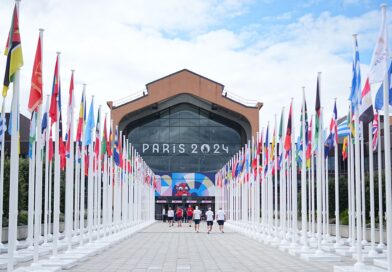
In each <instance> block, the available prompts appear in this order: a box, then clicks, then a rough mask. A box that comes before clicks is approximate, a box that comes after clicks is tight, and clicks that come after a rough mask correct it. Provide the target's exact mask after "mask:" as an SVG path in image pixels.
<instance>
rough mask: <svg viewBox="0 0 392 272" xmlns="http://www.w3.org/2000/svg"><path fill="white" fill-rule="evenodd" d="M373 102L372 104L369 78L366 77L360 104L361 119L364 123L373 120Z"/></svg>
mask: <svg viewBox="0 0 392 272" xmlns="http://www.w3.org/2000/svg"><path fill="white" fill-rule="evenodd" d="M373 117H374V113H373V104H372V94H371V91H370V83H369V78H367V79H366V82H365V86H364V87H363V90H362V96H361V104H360V105H359V120H360V121H361V122H363V124H364V125H367V124H369V123H370V122H371V121H373Z"/></svg>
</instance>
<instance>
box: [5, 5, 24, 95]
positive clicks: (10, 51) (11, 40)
mask: <svg viewBox="0 0 392 272" xmlns="http://www.w3.org/2000/svg"><path fill="white" fill-rule="evenodd" d="M18 16H19V14H18V9H17V6H16V5H15V7H14V13H13V15H12V22H11V28H10V32H9V34H8V39H7V45H6V47H5V50H4V55H6V56H7V63H6V67H5V74H4V86H3V97H6V96H7V91H8V88H9V85H10V83H11V82H14V78H15V73H16V71H17V70H18V69H19V68H21V67H22V66H23V54H22V44H21V39H20V32H19V19H18Z"/></svg>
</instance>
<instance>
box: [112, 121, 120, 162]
mask: <svg viewBox="0 0 392 272" xmlns="http://www.w3.org/2000/svg"><path fill="white" fill-rule="evenodd" d="M113 160H114V162H115V163H116V165H117V166H119V165H120V154H119V150H118V129H117V127H116V134H115V135H114V149H113Z"/></svg>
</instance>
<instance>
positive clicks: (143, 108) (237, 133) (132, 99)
mask: <svg viewBox="0 0 392 272" xmlns="http://www.w3.org/2000/svg"><path fill="white" fill-rule="evenodd" d="M262 105H263V104H262V103H260V102H252V101H246V100H243V99H240V98H239V97H236V96H234V95H233V94H231V93H230V92H226V91H225V90H224V86H223V85H222V84H220V83H218V82H215V81H213V80H211V79H208V78H206V77H204V76H201V75H198V74H196V73H194V72H192V71H189V70H186V69H184V70H181V71H178V72H176V73H173V74H170V75H168V76H165V77H163V78H160V79H157V80H155V81H153V82H150V83H148V84H147V85H146V90H145V91H142V92H140V93H137V94H135V95H132V96H129V97H126V98H124V99H121V100H119V101H115V102H113V101H109V102H108V106H109V108H110V109H111V114H112V116H111V117H112V120H113V124H114V126H116V125H117V126H118V127H119V129H120V130H122V131H123V133H124V134H125V135H126V137H128V139H129V140H130V142H131V143H132V145H133V146H134V148H135V149H136V150H137V151H138V152H139V154H140V155H141V156H142V157H143V159H144V160H145V161H146V162H147V164H148V165H149V166H150V167H151V169H152V170H153V171H154V172H155V174H156V175H157V176H159V177H158V182H157V190H156V203H157V204H156V205H157V206H156V211H157V215H159V214H160V213H161V210H162V208H163V207H166V209H167V207H168V206H169V205H170V206H172V207H174V206H177V205H180V206H185V205H187V204H193V205H195V204H198V205H199V206H200V207H201V208H202V209H205V208H206V206H208V205H210V206H214V203H215V198H214V190H215V185H214V184H215V180H214V179H215V173H216V172H217V170H218V169H220V168H221V167H223V165H224V164H225V163H226V162H227V161H228V160H229V159H230V158H231V157H232V156H233V155H234V154H235V153H237V152H238V151H239V149H240V148H241V147H242V146H243V145H244V144H245V143H247V142H248V141H249V140H251V138H252V136H253V135H256V132H257V131H258V130H259V111H260V109H261V107H262ZM157 217H158V218H159V216H157Z"/></svg>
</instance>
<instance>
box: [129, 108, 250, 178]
mask: <svg viewBox="0 0 392 272" xmlns="http://www.w3.org/2000/svg"><path fill="white" fill-rule="evenodd" d="M129 127H131V129H129ZM128 131H130V132H129V134H128V137H129V139H130V140H131V143H132V144H133V146H134V147H135V149H136V150H137V151H138V152H139V154H140V155H141V156H142V157H143V159H144V160H145V161H146V162H147V164H148V165H149V166H150V167H151V169H152V170H153V171H155V172H170V171H171V172H216V171H217V170H218V169H220V168H221V167H222V166H223V165H224V164H225V163H226V162H227V161H228V160H229V159H230V158H231V156H232V155H234V154H235V153H236V152H237V151H238V150H239V148H240V147H241V143H243V142H246V139H244V137H246V136H245V132H244V130H243V128H242V127H241V126H240V125H239V124H237V123H235V122H233V121H231V120H228V119H225V118H222V117H220V116H218V115H216V114H215V113H213V112H209V111H206V110H204V109H199V108H197V107H195V106H194V105H190V104H179V105H176V106H173V107H171V108H169V109H165V110H162V111H161V112H159V113H157V114H153V115H150V116H148V117H146V118H143V119H141V120H137V121H135V122H133V123H131V124H129V125H128Z"/></svg>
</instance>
